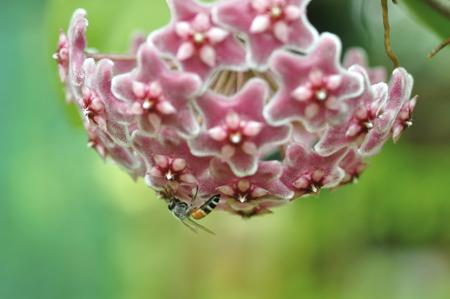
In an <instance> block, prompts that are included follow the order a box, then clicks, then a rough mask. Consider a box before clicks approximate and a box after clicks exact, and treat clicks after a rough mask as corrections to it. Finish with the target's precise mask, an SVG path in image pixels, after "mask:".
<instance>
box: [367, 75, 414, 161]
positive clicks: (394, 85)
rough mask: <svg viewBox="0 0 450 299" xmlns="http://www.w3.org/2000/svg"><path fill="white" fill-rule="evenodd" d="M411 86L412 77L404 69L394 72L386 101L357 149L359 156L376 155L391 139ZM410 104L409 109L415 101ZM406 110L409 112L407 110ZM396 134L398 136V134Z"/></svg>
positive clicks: (407, 100) (409, 95) (407, 101)
mask: <svg viewBox="0 0 450 299" xmlns="http://www.w3.org/2000/svg"><path fill="white" fill-rule="evenodd" d="M413 84H414V80H413V78H412V76H411V75H410V74H408V72H407V71H406V70H405V69H403V68H397V69H395V70H394V72H393V74H392V78H391V82H390V84H389V92H388V99H387V101H386V103H385V104H384V105H383V106H382V107H381V110H380V112H379V114H378V117H377V118H376V119H375V120H374V121H373V128H372V129H371V130H370V131H369V132H368V134H367V136H366V138H365V139H364V141H363V143H362V144H361V146H360V148H359V153H360V154H362V155H363V156H372V155H374V154H376V153H377V152H378V151H379V150H380V149H381V147H382V146H383V145H384V144H385V143H386V141H388V140H389V138H391V136H392V133H393V132H392V131H393V128H394V125H395V124H396V120H397V119H399V118H398V117H399V116H400V115H399V113H400V111H401V110H402V108H403V107H404V106H405V104H406V103H409V102H410V99H411V93H412V88H413ZM411 103H412V104H413V105H412V107H411V108H414V105H415V101H411ZM406 109H407V110H409V108H406ZM409 111H412V110H409ZM406 112H407V114H408V116H407V118H408V119H409V118H410V117H409V116H410V114H409V112H408V111H406ZM402 116H403V115H402ZM401 118H402V117H400V119H401ZM408 121H409V120H407V119H405V122H404V123H403V124H404V125H408V123H409V122H408ZM397 128H398V127H397ZM396 134H397V136H398V133H396Z"/></svg>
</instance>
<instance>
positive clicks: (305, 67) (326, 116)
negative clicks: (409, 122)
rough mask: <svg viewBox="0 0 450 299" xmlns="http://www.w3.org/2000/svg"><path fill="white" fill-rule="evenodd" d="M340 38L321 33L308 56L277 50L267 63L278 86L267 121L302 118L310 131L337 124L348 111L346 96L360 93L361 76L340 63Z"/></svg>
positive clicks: (269, 105) (269, 106) (267, 108)
mask: <svg viewBox="0 0 450 299" xmlns="http://www.w3.org/2000/svg"><path fill="white" fill-rule="evenodd" d="M340 54H341V43H340V40H339V39H338V38H337V37H336V36H335V35H332V34H328V33H324V34H323V35H322V36H321V38H320V40H319V42H318V43H317V45H316V47H315V49H314V50H313V51H312V52H311V53H310V54H308V55H307V56H299V55H296V54H292V53H288V52H284V51H280V52H278V53H276V54H274V56H272V59H271V61H270V62H269V64H270V66H271V68H272V70H273V71H274V72H275V74H276V75H278V77H279V81H280V82H279V85H280V89H279V91H278V92H277V94H276V95H275V97H274V99H273V100H272V101H271V102H270V103H269V104H268V105H267V106H266V108H265V110H264V115H265V116H266V119H267V120H268V121H269V123H272V124H275V125H278V124H285V123H289V122H292V121H301V122H303V124H304V125H305V127H306V128H307V129H308V130H310V131H319V130H321V129H323V128H324V127H325V125H326V124H327V123H336V122H339V121H340V120H341V119H342V116H343V114H344V113H345V112H346V110H347V108H348V107H347V102H346V101H344V100H346V99H349V98H352V97H356V96H359V95H360V94H361V93H362V91H363V82H362V81H363V79H362V77H361V76H360V75H359V74H356V73H354V72H350V71H347V70H345V69H343V68H342V67H341V66H340V63H339V57H340Z"/></svg>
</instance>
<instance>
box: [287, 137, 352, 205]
mask: <svg viewBox="0 0 450 299" xmlns="http://www.w3.org/2000/svg"><path fill="white" fill-rule="evenodd" d="M347 151H348V150H347V149H342V150H340V151H338V152H336V153H334V154H333V155H331V156H328V157H324V156H321V155H319V154H317V153H315V152H314V151H313V150H310V149H307V148H306V147H305V146H304V145H301V144H291V145H290V146H289V147H288V148H287V150H286V158H285V161H284V163H285V166H284V173H283V176H282V177H281V180H282V182H283V183H284V184H285V185H286V186H288V187H289V188H291V190H293V191H295V193H296V195H298V196H302V195H305V194H315V193H318V192H319V191H320V189H322V188H331V187H335V186H337V185H338V184H339V183H340V181H341V180H342V179H343V178H344V176H345V173H344V171H343V170H342V169H341V168H340V167H339V163H340V162H341V161H342V159H343V158H344V156H345V154H346V153H347Z"/></svg>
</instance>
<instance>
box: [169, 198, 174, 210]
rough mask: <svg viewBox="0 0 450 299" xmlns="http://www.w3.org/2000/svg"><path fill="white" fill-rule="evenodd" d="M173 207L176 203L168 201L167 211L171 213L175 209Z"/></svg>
mask: <svg viewBox="0 0 450 299" xmlns="http://www.w3.org/2000/svg"><path fill="white" fill-rule="evenodd" d="M175 206H176V203H175V201H173V200H172V201H170V203H169V206H168V208H169V210H171V211H172V210H173V209H174V208H175Z"/></svg>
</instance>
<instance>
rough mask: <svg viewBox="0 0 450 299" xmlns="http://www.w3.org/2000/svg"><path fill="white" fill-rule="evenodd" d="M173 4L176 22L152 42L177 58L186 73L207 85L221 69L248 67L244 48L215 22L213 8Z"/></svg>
mask: <svg viewBox="0 0 450 299" xmlns="http://www.w3.org/2000/svg"><path fill="white" fill-rule="evenodd" d="M169 4H170V8H171V12H172V22H171V23H170V24H169V25H168V26H167V27H165V28H163V29H162V30H160V31H157V32H156V33H155V34H153V35H152V36H151V41H152V42H153V43H154V44H155V45H156V47H157V48H158V49H159V50H161V51H163V52H165V53H169V54H171V55H172V56H174V57H176V59H177V60H178V61H179V62H180V63H181V65H182V66H183V69H184V70H185V71H188V72H193V73H196V74H198V75H199V76H200V77H201V78H202V79H203V80H205V81H206V79H207V78H208V76H209V75H211V74H212V73H213V72H214V71H215V70H217V69H218V68H220V67H227V68H230V67H231V68H233V67H235V68H237V67H241V66H242V65H243V64H244V63H245V50H244V47H243V46H242V45H241V44H240V43H239V42H238V40H237V39H236V38H235V37H234V35H233V34H232V33H231V32H230V31H228V30H226V29H225V28H223V27H222V26H220V25H219V24H217V23H216V22H214V21H213V20H212V18H211V5H205V4H199V3H198V2H197V1H194V0H170V1H169Z"/></svg>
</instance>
